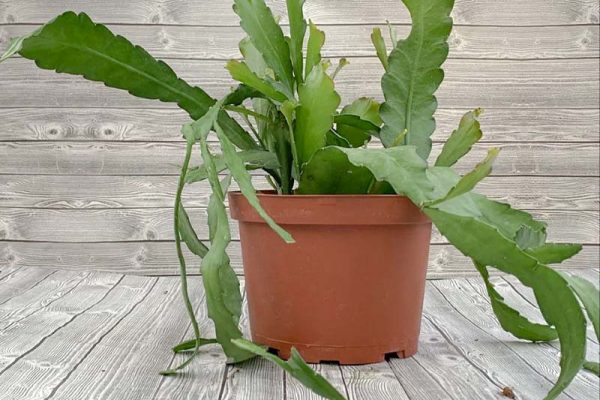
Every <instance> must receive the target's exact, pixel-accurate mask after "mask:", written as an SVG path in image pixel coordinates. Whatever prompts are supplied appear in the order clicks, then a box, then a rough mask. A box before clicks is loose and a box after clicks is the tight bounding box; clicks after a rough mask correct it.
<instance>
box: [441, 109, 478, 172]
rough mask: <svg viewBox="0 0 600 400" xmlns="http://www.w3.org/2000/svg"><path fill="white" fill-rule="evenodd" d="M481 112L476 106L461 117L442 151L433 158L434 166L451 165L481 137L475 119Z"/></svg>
mask: <svg viewBox="0 0 600 400" xmlns="http://www.w3.org/2000/svg"><path fill="white" fill-rule="evenodd" d="M481 112H482V111H481V109H479V108H478V109H476V110H473V111H469V112H468V113H466V114H465V115H464V116H463V117H462V118H461V120H460V123H459V124H458V129H456V130H455V131H454V132H452V134H451V135H450V137H449V138H448V140H447V141H446V143H444V146H443V147H442V152H441V153H440V155H439V156H438V157H437V159H436V160H435V165H436V166H438V167H451V166H452V165H454V164H455V163H456V162H457V161H458V160H460V159H461V158H462V157H463V156H464V155H465V154H467V153H468V152H469V151H470V150H471V147H473V145H474V144H475V143H477V142H478V141H479V140H480V139H481V137H482V136H483V133H482V132H481V126H480V124H479V120H478V119H477V118H478V117H479V115H481Z"/></svg>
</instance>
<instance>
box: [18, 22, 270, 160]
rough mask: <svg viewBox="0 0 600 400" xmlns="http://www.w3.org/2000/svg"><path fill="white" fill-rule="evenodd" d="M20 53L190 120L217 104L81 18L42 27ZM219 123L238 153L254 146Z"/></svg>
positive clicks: (224, 120)
mask: <svg viewBox="0 0 600 400" xmlns="http://www.w3.org/2000/svg"><path fill="white" fill-rule="evenodd" d="M19 53H20V54H21V55H22V56H23V57H25V58H29V59H32V60H34V61H35V62H36V64H37V66H38V67H40V68H44V69H52V70H55V71H57V72H63V73H68V74H74V75H82V76H83V77H84V78H86V79H89V80H92V81H100V82H104V84H105V85H106V86H110V87H113V88H118V89H123V90H127V91H128V92H129V93H131V94H132V95H134V96H137V97H142V98H146V99H158V100H160V101H164V102H170V103H177V104H178V105H179V107H181V108H182V109H184V110H185V111H187V112H188V113H189V114H190V115H191V117H192V118H193V119H198V118H200V117H201V116H203V115H204V114H205V113H206V112H207V110H208V108H209V107H210V106H212V105H213V104H214V103H215V100H214V99H212V98H211V97H210V96H208V95H207V94H206V93H205V92H204V91H203V90H202V89H200V88H198V87H193V86H190V85H189V84H187V83H186V82H185V81H183V80H182V79H180V78H178V77H177V75H176V74H175V72H173V70H172V69H171V68H170V67H169V66H168V65H167V64H165V63H164V62H162V61H159V60H156V59H155V58H153V57H152V56H151V55H150V54H148V53H147V52H146V51H145V50H144V49H143V48H141V47H139V46H134V45H133V44H131V43H130V42H129V41H128V40H127V39H125V38H124V37H122V36H116V35H114V34H113V33H112V32H111V31H110V30H108V29H107V28H106V27H105V26H104V25H101V24H95V23H94V22H92V20H91V19H90V18H89V17H88V16H87V15H86V14H84V13H81V14H79V15H77V14H75V13H73V12H66V13H64V14H62V15H60V16H58V17H57V18H56V19H54V20H53V21H51V22H49V23H48V24H46V25H44V26H43V27H42V28H41V29H40V30H38V31H37V32H36V33H34V34H32V35H31V36H29V37H28V38H25V40H23V42H22V48H21V49H20V51H19ZM219 121H220V122H221V124H222V125H223V126H225V127H227V130H228V132H229V134H230V135H231V136H230V140H231V141H232V142H233V143H235V145H236V146H238V147H239V148H241V149H255V148H257V147H258V145H257V144H256V143H255V142H254V140H253V139H252V137H251V136H250V135H249V134H248V133H247V132H246V131H244V130H243V129H242V127H241V126H240V125H239V124H238V123H237V122H235V121H234V120H233V119H232V118H230V117H229V116H228V115H227V114H226V113H225V112H221V114H220V115H219Z"/></svg>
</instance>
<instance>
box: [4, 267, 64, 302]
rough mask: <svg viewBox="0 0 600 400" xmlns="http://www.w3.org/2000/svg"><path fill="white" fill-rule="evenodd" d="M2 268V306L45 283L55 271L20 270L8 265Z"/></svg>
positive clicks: (38, 269)
mask: <svg viewBox="0 0 600 400" xmlns="http://www.w3.org/2000/svg"><path fill="white" fill-rule="evenodd" d="M2 264H4V267H2V272H3V274H2V278H1V279H2V280H0V304H4V303H6V302H7V301H9V300H11V299H12V298H14V296H16V295H18V294H21V293H23V292H25V291H27V290H29V289H30V288H32V287H35V286H36V285H37V284H39V283H40V282H43V281H44V279H46V278H47V277H48V276H49V275H51V274H53V273H54V272H55V271H53V270H51V269H40V268H19V267H18V266H17V265H14V264H11V265H8V264H7V263H2Z"/></svg>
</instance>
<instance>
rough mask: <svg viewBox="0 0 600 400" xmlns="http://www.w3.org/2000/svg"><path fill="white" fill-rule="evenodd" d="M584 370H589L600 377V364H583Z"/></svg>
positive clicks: (588, 362)
mask: <svg viewBox="0 0 600 400" xmlns="http://www.w3.org/2000/svg"><path fill="white" fill-rule="evenodd" d="M583 368H585V369H587V370H588V371H590V372H593V373H594V374H596V376H600V364H598V363H597V362H593V361H586V362H585V363H583Z"/></svg>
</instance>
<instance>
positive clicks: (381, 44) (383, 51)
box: [371, 28, 389, 71]
mask: <svg viewBox="0 0 600 400" xmlns="http://www.w3.org/2000/svg"><path fill="white" fill-rule="evenodd" d="M371 42H372V43H373V46H374V47H375V52H376V53H377V57H378V58H379V61H381V65H383V69H385V70H386V71H387V70H388V68H389V64H388V51H387V47H386V46H385V40H384V39H383V36H381V29H379V28H373V33H371Z"/></svg>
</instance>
